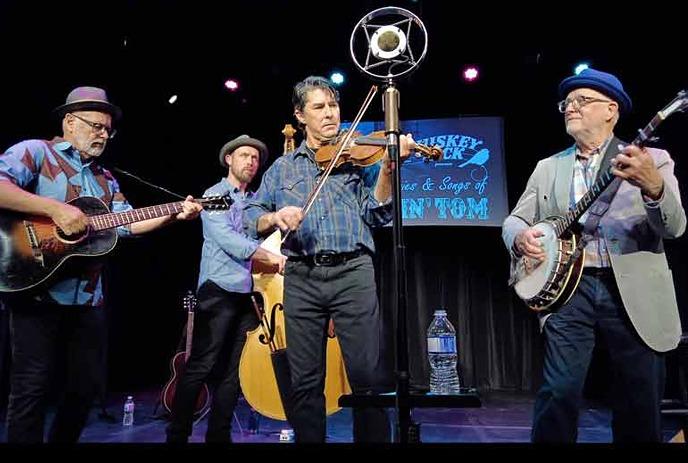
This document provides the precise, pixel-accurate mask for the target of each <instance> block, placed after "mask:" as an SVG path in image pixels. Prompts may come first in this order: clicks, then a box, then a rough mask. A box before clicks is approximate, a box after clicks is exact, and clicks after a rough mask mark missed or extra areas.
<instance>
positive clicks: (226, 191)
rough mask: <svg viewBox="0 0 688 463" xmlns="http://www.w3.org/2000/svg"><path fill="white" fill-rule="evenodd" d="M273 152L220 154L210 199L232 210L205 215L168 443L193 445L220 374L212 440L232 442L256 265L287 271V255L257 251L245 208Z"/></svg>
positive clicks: (251, 146)
mask: <svg viewBox="0 0 688 463" xmlns="http://www.w3.org/2000/svg"><path fill="white" fill-rule="evenodd" d="M267 158H268V149H267V147H266V146H265V144H264V143H263V142H262V141H260V140H257V139H255V138H251V137H249V136H248V135H241V136H239V137H237V138H235V139H233V140H231V141H229V142H227V143H226V144H225V145H224V146H223V147H222V149H221V150H220V165H221V166H222V167H224V168H225V169H227V175H226V177H224V178H222V179H221V180H220V181H219V182H218V183H216V184H215V185H213V186H211V187H210V188H208V190H206V192H205V194H206V195H223V196H224V195H230V196H231V198H232V199H233V200H234V203H233V204H232V207H231V208H230V209H229V210H228V211H227V212H225V213H223V214H208V213H206V212H202V213H201V220H202V222H203V238H204V241H203V250H202V256H201V271H200V275H199V278H198V291H197V296H198V306H197V308H196V314H195V318H194V333H193V345H192V347H191V355H190V356H189V359H188V360H187V362H186V366H185V369H184V372H183V373H182V375H181V377H180V379H179V383H178V384H177V389H176V394H175V398H174V400H173V405H172V420H171V423H170V425H169V426H168V428H167V442H171V443H172V442H187V441H188V438H189V435H190V434H191V430H192V429H191V428H192V424H193V415H194V409H195V407H196V400H197V397H198V394H199V393H200V391H201V388H202V387H203V383H204V382H206V381H208V380H209V377H210V375H211V372H213V375H212V376H213V378H212V380H213V382H214V383H215V384H211V386H215V387H214V393H213V401H212V405H211V410H210V416H209V419H208V428H207V431H206V435H205V440H206V442H224V443H227V442H231V424H232V417H233V415H234V407H235V406H236V402H237V398H238V395H239V359H240V358H241V352H242V350H243V347H244V342H245V341H246V332H248V331H250V330H252V329H254V328H255V327H256V326H257V324H258V320H257V318H256V314H255V312H254V310H253V305H252V302H251V299H250V297H251V291H252V290H253V279H252V276H251V266H252V263H254V262H255V263H259V264H261V265H262V266H263V267H264V266H266V265H267V267H268V268H272V269H273V270H274V271H275V272H282V271H283V269H284V264H285V261H286V257H284V256H281V255H277V254H273V253H271V252H269V251H267V250H265V249H263V248H261V247H259V246H258V244H259V243H258V242H257V241H255V240H253V239H251V238H249V237H247V236H246V234H245V233H244V231H243V229H242V217H241V210H242V208H243V203H244V201H245V200H246V199H247V198H250V197H251V196H253V194H252V193H251V192H250V191H248V190H247V188H248V185H249V183H251V181H252V180H253V177H254V176H255V175H256V173H257V172H258V168H259V167H260V166H262V165H265V162H266V161H267Z"/></svg>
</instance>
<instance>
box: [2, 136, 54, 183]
mask: <svg viewBox="0 0 688 463" xmlns="http://www.w3.org/2000/svg"><path fill="white" fill-rule="evenodd" d="M44 156H45V147H44V144H43V143H42V142H41V141H40V140H27V141H23V142H21V143H17V144H16V145H14V146H11V147H10V148H8V149H7V151H5V152H4V153H3V154H0V181H10V182H12V183H14V184H15V185H17V186H19V187H22V188H26V187H27V186H28V185H29V184H31V182H33V181H34V179H35V178H36V176H37V175H38V172H39V169H40V165H41V163H42V162H43V157H44Z"/></svg>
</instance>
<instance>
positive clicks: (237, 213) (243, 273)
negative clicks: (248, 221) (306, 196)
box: [198, 178, 258, 293]
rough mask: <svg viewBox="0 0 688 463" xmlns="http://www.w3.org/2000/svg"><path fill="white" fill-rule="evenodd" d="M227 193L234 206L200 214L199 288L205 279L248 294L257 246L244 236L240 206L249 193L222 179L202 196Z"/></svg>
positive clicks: (250, 287) (230, 289)
mask: <svg viewBox="0 0 688 463" xmlns="http://www.w3.org/2000/svg"><path fill="white" fill-rule="evenodd" d="M225 194H229V195H230V197H231V198H232V200H233V201H234V203H233V204H232V206H231V207H230V208H229V210H228V211H226V212H206V211H203V212H201V221H202V222H203V250H202V255H201V271H200V275H199V277H198V286H199V287H200V286H201V285H202V284H203V283H204V282H206V281H207V280H211V281H212V282H214V283H215V284H216V285H218V286H219V287H221V288H222V289H224V290H225V291H229V292H236V293H250V292H251V291H252V289H253V278H252V277H251V260H250V258H251V256H252V255H253V253H254V252H256V248H258V243H257V242H256V241H254V240H252V239H250V238H248V237H247V236H246V234H245V233H244V230H243V225H242V221H241V219H242V218H241V211H242V209H243V203H244V201H245V200H246V199H247V198H250V197H251V196H252V194H251V193H250V192H246V193H242V192H241V190H239V189H238V188H236V187H234V186H233V185H231V184H230V183H229V182H228V181H227V179H226V178H223V179H222V180H220V181H219V182H218V183H216V184H215V185H213V186H212V187H210V188H208V189H207V190H206V191H205V193H204V196H213V195H225Z"/></svg>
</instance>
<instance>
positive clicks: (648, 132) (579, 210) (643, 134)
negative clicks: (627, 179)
mask: <svg viewBox="0 0 688 463" xmlns="http://www.w3.org/2000/svg"><path fill="white" fill-rule="evenodd" d="M663 120H664V118H663V117H662V114H661V113H657V115H656V116H655V117H653V118H652V120H651V121H650V123H649V124H647V125H646V126H645V128H643V129H642V130H639V131H638V136H637V137H635V139H634V140H633V141H632V142H631V144H633V145H636V146H639V147H643V146H644V145H645V143H646V142H647V141H648V140H649V139H650V137H651V136H652V133H653V132H654V131H655V130H656V129H657V126H659V124H661V123H662V121H663ZM617 178H618V177H616V176H615V175H614V174H612V167H609V168H608V169H607V170H606V172H604V173H603V174H602V175H600V177H599V178H598V179H597V181H596V182H595V183H593V184H592V186H591V187H590V188H589V189H588V191H587V193H585V194H584V195H583V197H582V198H581V199H580V200H579V201H578V202H577V203H576V205H575V206H573V207H572V208H571V209H569V211H568V212H567V213H566V215H565V216H564V218H563V220H562V221H561V223H560V224H559V225H558V226H557V231H558V232H559V236H561V235H562V234H564V233H565V232H567V231H568V230H569V229H570V227H571V226H572V225H573V224H574V223H576V222H578V220H579V219H580V218H581V216H582V215H583V214H585V211H587V210H588V209H589V208H590V206H591V205H592V203H594V202H595V200H596V199H597V198H599V197H600V196H602V193H604V191H605V190H606V189H607V187H609V185H611V184H612V183H613V182H614V180H615V179H617ZM617 181H619V182H620V181H621V179H620V178H619V179H618V180H617Z"/></svg>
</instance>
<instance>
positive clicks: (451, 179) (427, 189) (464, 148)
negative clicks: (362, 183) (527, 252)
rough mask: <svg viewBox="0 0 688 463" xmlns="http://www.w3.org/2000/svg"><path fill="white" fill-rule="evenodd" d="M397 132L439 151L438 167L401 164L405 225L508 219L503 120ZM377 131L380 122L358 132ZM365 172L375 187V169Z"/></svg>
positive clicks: (434, 123)
mask: <svg viewBox="0 0 688 463" xmlns="http://www.w3.org/2000/svg"><path fill="white" fill-rule="evenodd" d="M349 125H350V123H345V124H342V127H343V128H347V127H349ZM401 127H402V133H412V134H413V138H414V139H415V140H416V142H418V143H422V144H425V145H437V146H439V147H440V148H442V149H443V151H444V154H443V157H442V159H440V160H438V161H429V162H425V161H424V158H422V157H413V156H412V157H411V158H409V159H408V160H407V161H406V162H405V163H404V164H403V166H402V169H401V178H402V185H401V187H402V201H401V202H402V216H403V221H404V225H479V226H501V225H502V221H503V220H504V218H505V217H506V216H507V214H508V202H507V195H506V177H505V173H504V148H503V130H502V118H500V117H459V118H451V119H419V120H413V121H405V122H401ZM380 130H384V122H382V121H379V122H361V123H360V124H359V126H358V131H359V132H361V133H362V134H363V135H367V134H369V133H370V132H374V131H380ZM368 169H369V172H368V173H367V178H368V181H369V182H370V183H374V181H375V177H376V175H377V171H378V169H379V166H374V167H371V168H368Z"/></svg>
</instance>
